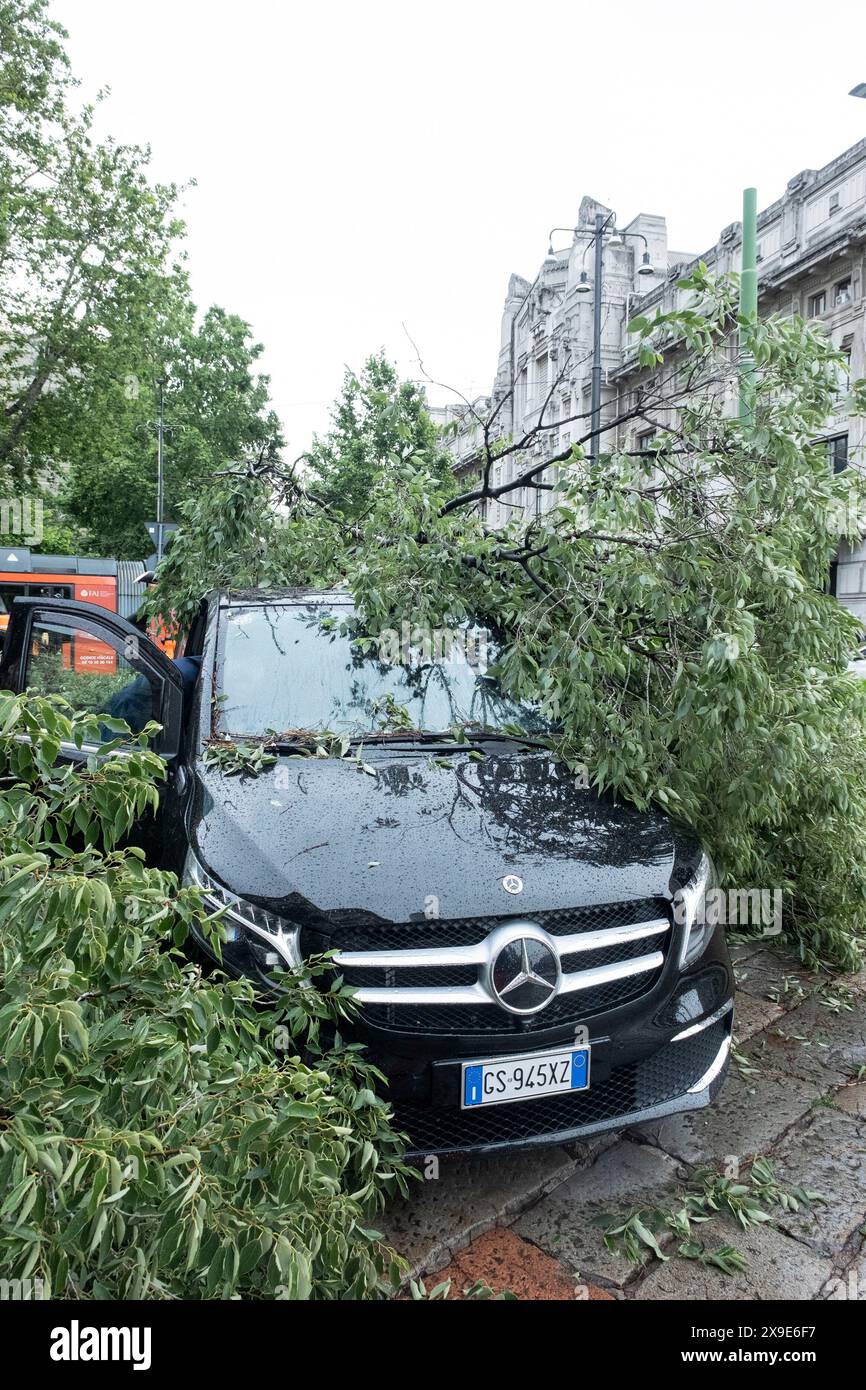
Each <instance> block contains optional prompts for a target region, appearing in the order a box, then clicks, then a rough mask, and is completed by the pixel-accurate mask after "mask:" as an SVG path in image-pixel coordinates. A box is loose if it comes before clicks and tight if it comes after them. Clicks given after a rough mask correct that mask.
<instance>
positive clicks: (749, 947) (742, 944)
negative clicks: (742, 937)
mask: <svg viewBox="0 0 866 1390" xmlns="http://www.w3.org/2000/svg"><path fill="white" fill-rule="evenodd" d="M765 946H766V942H765V941H763V940H761V939H760V938H758V939H756V940H755V941H732V942H731V943H730V944H729V950H730V953H731V960H732V961H733V963H734V965H740V964H741V963H742V962H743V961H745V960H748V959H749V957H750V956H754V955H755V954H756V953H757V952H758V951H763V950H764V947H765Z"/></svg>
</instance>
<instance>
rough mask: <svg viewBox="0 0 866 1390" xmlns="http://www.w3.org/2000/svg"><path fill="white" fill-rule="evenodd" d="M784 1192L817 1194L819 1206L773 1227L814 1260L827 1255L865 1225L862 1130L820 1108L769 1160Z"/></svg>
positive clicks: (865, 1136)
mask: <svg viewBox="0 0 866 1390" xmlns="http://www.w3.org/2000/svg"><path fill="white" fill-rule="evenodd" d="M770 1157H771V1160H772V1163H773V1166H774V1169H775V1172H776V1177H777V1178H778V1179H779V1181H780V1182H782V1183H784V1185H785V1186H786V1187H803V1188H806V1189H807V1190H809V1191H813V1192H820V1193H821V1195H822V1197H824V1198H825V1201H824V1202H822V1203H815V1204H814V1205H813V1206H811V1207H809V1208H804V1209H802V1210H801V1211H800V1212H799V1213H796V1214H795V1213H785V1214H784V1215H782V1216H780V1217H779V1221H778V1224H779V1225H780V1226H781V1227H782V1229H783V1230H785V1231H787V1232H789V1234H791V1235H795V1236H796V1237H797V1238H798V1240H801V1241H804V1242H805V1243H806V1244H807V1245H810V1246H811V1247H812V1249H813V1250H815V1251H817V1253H818V1254H820V1255H831V1256H832V1255H833V1254H834V1253H837V1252H838V1251H840V1250H841V1249H842V1247H843V1246H844V1244H845V1242H846V1241H847V1240H848V1239H849V1237H850V1236H852V1235H853V1234H854V1232H855V1231H857V1230H858V1229H859V1228H860V1227H861V1226H862V1225H863V1224H864V1221H866V1124H864V1122H863V1121H862V1120H858V1119H856V1118H855V1117H854V1116H852V1115H843V1114H840V1113H839V1111H838V1110H831V1109H829V1108H827V1107H821V1108H819V1109H817V1110H815V1111H814V1112H813V1113H812V1115H811V1116H810V1118H809V1120H808V1121H807V1123H805V1124H803V1125H798V1126H797V1127H796V1129H793V1130H792V1131H791V1133H790V1134H788V1135H786V1136H785V1138H784V1139H783V1140H782V1142H781V1144H780V1145H779V1146H778V1148H777V1149H776V1150H775V1151H774V1152H773V1153H772V1154H771V1155H770Z"/></svg>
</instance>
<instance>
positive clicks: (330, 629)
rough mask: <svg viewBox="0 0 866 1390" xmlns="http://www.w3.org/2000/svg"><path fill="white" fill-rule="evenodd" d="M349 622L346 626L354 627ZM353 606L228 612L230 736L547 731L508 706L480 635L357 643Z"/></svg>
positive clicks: (223, 647) (468, 630)
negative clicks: (468, 728)
mask: <svg viewBox="0 0 866 1390" xmlns="http://www.w3.org/2000/svg"><path fill="white" fill-rule="evenodd" d="M347 624H348V626H347ZM359 632H360V630H359V629H358V627H357V625H356V623H355V619H354V613H353V610H352V608H351V607H350V606H349V605H348V604H330V605H329V604H318V603H316V604H255V605H249V606H241V605H238V606H237V607H234V606H233V607H230V608H228V609H226V610H225V612H224V614H223V620H222V626H221V633H220V653H219V674H218V685H219V689H218V695H219V696H220V699H219V702H218V709H219V715H218V724H219V730H220V732H221V733H222V734H224V735H229V736H231V737H236V736H251V735H261V734H266V733H269V732H274V733H277V734H290V733H298V732H299V731H310V732H319V731H324V730H330V731H332V732H333V733H336V734H341V735H348V736H349V737H351V738H360V737H363V736H364V735H369V734H373V733H384V732H386V731H387V732H390V733H392V734H393V733H396V732H398V731H399V730H401V729H405V730H406V731H407V732H408V731H411V730H415V731H422V732H425V733H445V732H447V731H448V730H449V729H451V728H452V727H453V726H455V725H471V724H476V725H479V726H481V727H482V728H483V729H486V730H490V731H500V732H501V731H508V726H511V728H512V729H513V728H514V726H517V727H518V729H519V730H521V731H523V732H524V733H526V734H535V735H544V734H546V733H548V732H549V726H548V725H547V724H546V723H545V721H544V720H542V719H541V718H540V716H539V714H538V712H537V711H536V710H535V709H534V708H533V707H532V706H531V705H527V704H520V703H517V702H515V701H513V700H510V699H508V698H506V697H505V696H504V695H503V694H502V692H501V690H500V688H499V685H498V683H497V681H496V680H495V678H493V677H492V676H490V675H488V673H487V668H488V666H489V665H491V664H492V662H493V661H494V659H495V647H494V645H493V643H492V640H491V639H490V638H489V636H488V635H487V634H486V633H485V632H484V630H483V629H481V628H473V627H467V626H464V627H460V628H455V629H437V630H435V631H434V632H432V633H425V632H420V631H419V630H418V629H415V628H411V629H410V628H409V625H408V624H405V623H404V624H403V625H402V631H401V632H397V631H394V630H389V631H387V632H384V633H382V634H381V635H380V636H379V637H377V638H364V637H363V636H359Z"/></svg>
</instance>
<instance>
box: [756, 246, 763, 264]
mask: <svg viewBox="0 0 866 1390" xmlns="http://www.w3.org/2000/svg"><path fill="white" fill-rule="evenodd" d="M763 259H764V251H763V247H762V246H761V243H760V242H758V243H757V244H756V246H755V260H756V261H762V260H763Z"/></svg>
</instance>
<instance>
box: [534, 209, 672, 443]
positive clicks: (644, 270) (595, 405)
mask: <svg viewBox="0 0 866 1390" xmlns="http://www.w3.org/2000/svg"><path fill="white" fill-rule="evenodd" d="M612 218H613V213H612V212H609V213H608V214H607V216H605V214H604V213H603V212H597V213H596V214H595V225H594V227H593V228H592V229H591V230H589V231H588V232H587V230H586V229H584V228H580V227H575V228H573V229H571V230H573V232H574V235H575V237H577V236H579V235H581V234H583V235H589V236H590V237H591V238H592V241H593V243H594V251H595V255H594V265H593V285H592V286H590V284H589V281H588V280H587V277H586V271H585V270H581V272H580V280H579V283H578V285H577V290H576V292H577V294H589V293H590V290H591V289H592V291H593V293H594V295H595V298H594V300H593V305H592V376H591V383H592V390H591V397H590V420H591V425H592V439H591V441H590V446H589V455H590V458H591V460H592V462H593V463H597V462H598V456H599V452H600V436H601V287H602V279H603V277H604V235H605V232H608V229H609V224H610V222H611V219H612ZM568 230H570V229H569V228H567V227H554V228H553V229H552V231H551V233H550V235H551V237H552V236H553V233H554V232H564V231H568ZM626 237H637V238H638V239H639V240H640V241H642V242H643V244H644V253H643V259H642V261H641V264H640V265H639V266H638V270H637V273H638V275H653V274H655V269H654V266H653V264H652V261H651V259H650V253H649V242H648V241H647V239H646V237H645V236H644V234H643V232H629V231H621V230H620V229H619V228H618V227H611V228H610V230H609V238H610V240H611V241H612V240H613V239H614V238H616V239H617V240H619V241H622V240H624V239H625V238H626ZM550 247H551V250H552V248H553V243H552V241H551V242H550ZM588 250H589V246H588V245H587V246H586V248H585V249H584V253H583V257H584V260H586V252H587V251H588ZM548 254H549V253H548Z"/></svg>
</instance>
